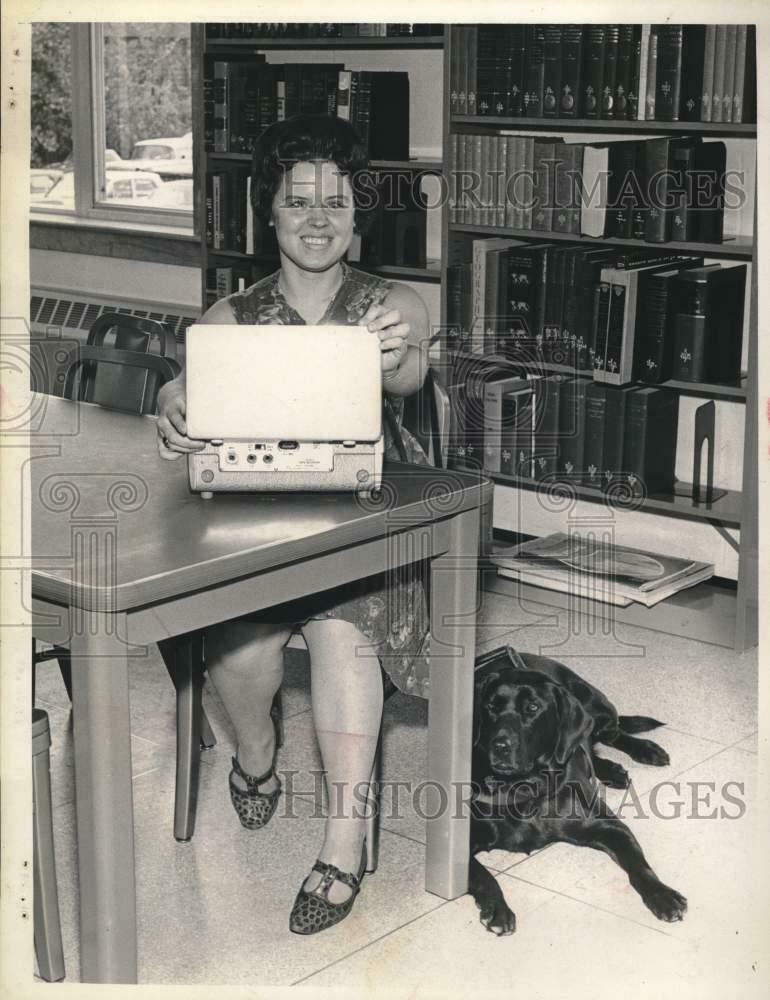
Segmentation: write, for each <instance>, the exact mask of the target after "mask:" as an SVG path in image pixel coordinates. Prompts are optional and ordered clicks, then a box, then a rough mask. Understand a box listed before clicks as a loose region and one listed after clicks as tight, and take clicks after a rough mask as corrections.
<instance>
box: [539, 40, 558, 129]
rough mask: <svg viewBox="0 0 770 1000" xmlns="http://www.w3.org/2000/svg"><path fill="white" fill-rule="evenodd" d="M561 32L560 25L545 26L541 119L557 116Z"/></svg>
mask: <svg viewBox="0 0 770 1000" xmlns="http://www.w3.org/2000/svg"><path fill="white" fill-rule="evenodd" d="M562 30H563V26H562V25H561V24H547V25H546V26H545V39H544V45H543V63H544V66H543V100H542V108H543V117H544V118H556V117H557V116H558V114H559V95H560V94H561V63H562Z"/></svg>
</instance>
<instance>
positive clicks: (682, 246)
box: [449, 222, 754, 261]
mask: <svg viewBox="0 0 770 1000" xmlns="http://www.w3.org/2000/svg"><path fill="white" fill-rule="evenodd" d="M449 231H450V232H452V233H468V235H477V236H512V237H515V238H518V239H525V240H541V241H548V240H554V241H558V242H562V243H586V244H589V245H590V246H594V247H602V246H607V247H638V248H643V249H645V250H660V251H661V253H682V254H688V253H689V254H698V255H703V256H704V257H710V258H713V259H714V260H746V261H750V260H751V259H752V257H753V250H754V243H753V241H752V240H751V239H749V238H748V237H746V236H736V237H735V238H734V239H730V240H727V241H725V242H724V243H673V242H672V243H649V242H648V241H647V240H633V239H620V238H619V237H616V236H603V237H600V236H580V235H578V234H576V233H554V232H546V231H544V230H539V229H512V228H510V227H508V226H474V225H468V224H467V223H461V222H450V224H449Z"/></svg>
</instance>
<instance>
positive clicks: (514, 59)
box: [503, 24, 526, 118]
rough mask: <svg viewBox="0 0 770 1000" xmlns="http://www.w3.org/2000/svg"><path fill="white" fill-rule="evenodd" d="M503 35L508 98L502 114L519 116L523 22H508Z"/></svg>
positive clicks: (521, 90) (522, 91)
mask: <svg viewBox="0 0 770 1000" xmlns="http://www.w3.org/2000/svg"><path fill="white" fill-rule="evenodd" d="M505 35H506V48H507V51H506V61H507V71H508V74H509V85H508V100H507V102H506V107H505V111H504V112H503V114H506V115H511V116H512V117H514V118H519V117H521V116H522V115H523V114H524V86H525V84H524V73H525V65H526V26H525V25H523V24H509V25H507V26H506V28H505Z"/></svg>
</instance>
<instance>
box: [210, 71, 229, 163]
mask: <svg viewBox="0 0 770 1000" xmlns="http://www.w3.org/2000/svg"><path fill="white" fill-rule="evenodd" d="M229 77H230V63H229V62H227V61H226V60H224V59H217V60H216V61H215V63H214V152H215V153H226V152H228V149H227V138H228V133H229V115H230V94H229Z"/></svg>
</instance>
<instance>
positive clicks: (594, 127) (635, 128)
mask: <svg viewBox="0 0 770 1000" xmlns="http://www.w3.org/2000/svg"><path fill="white" fill-rule="evenodd" d="M450 122H451V124H452V125H467V126H474V127H475V126H482V127H484V128H488V129H517V130H527V129H530V130H532V131H533V132H543V131H547V132H553V133H558V132H608V133H613V132H614V133H617V134H622V133H629V132H643V133H647V134H650V135H656V134H659V135H668V134H670V133H675V134H676V135H686V134H687V133H690V134H691V135H702V136H704V137H706V136H712V137H716V136H724V137H727V138H730V137H732V138H738V139H756V137H757V126H756V123H755V122H746V123H733V122H648V121H612V120H610V119H604V118H600V119H597V118H503V117H498V116H496V115H452V116H451V118H450Z"/></svg>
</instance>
